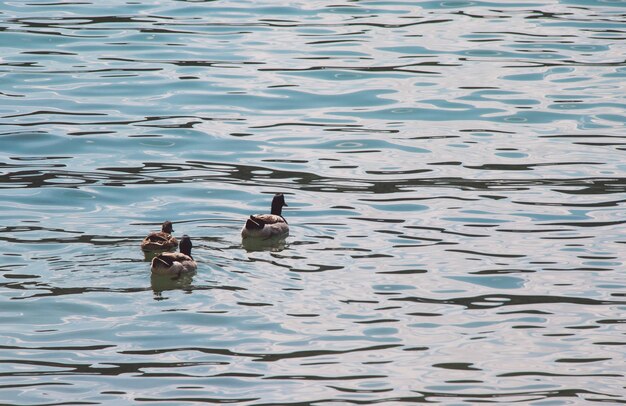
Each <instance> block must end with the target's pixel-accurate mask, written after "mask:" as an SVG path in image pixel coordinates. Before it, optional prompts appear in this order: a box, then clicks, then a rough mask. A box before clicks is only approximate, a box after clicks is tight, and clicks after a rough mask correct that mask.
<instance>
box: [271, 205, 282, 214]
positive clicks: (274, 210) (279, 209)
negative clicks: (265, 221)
mask: <svg viewBox="0 0 626 406" xmlns="http://www.w3.org/2000/svg"><path fill="white" fill-rule="evenodd" d="M282 213H283V206H282V205H281V204H280V203H278V202H276V203H274V202H272V214H275V215H277V216H282Z"/></svg>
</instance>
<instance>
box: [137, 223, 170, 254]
mask: <svg viewBox="0 0 626 406" xmlns="http://www.w3.org/2000/svg"><path fill="white" fill-rule="evenodd" d="M173 231H174V228H173V227H172V222H171V221H166V222H164V223H163V225H162V226H161V231H157V232H154V233H150V234H148V236H147V237H146V238H144V239H143V241H142V242H141V249H142V250H144V251H149V252H163V251H171V250H174V249H176V247H178V241H176V238H174V236H173V235H172V232H173Z"/></svg>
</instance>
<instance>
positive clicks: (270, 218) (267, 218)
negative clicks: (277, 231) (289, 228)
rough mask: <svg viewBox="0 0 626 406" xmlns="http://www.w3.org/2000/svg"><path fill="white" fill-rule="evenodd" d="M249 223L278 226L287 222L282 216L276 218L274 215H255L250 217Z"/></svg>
mask: <svg viewBox="0 0 626 406" xmlns="http://www.w3.org/2000/svg"><path fill="white" fill-rule="evenodd" d="M249 220H251V221H253V222H255V223H257V224H262V225H265V224H278V223H286V222H287V220H285V218H284V217H283V216H278V215H276V214H255V215H253V216H250V219H249Z"/></svg>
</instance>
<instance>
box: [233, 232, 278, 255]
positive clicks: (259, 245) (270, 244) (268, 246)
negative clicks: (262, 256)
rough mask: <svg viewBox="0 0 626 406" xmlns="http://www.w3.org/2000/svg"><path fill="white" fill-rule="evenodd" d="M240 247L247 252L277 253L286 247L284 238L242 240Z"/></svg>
mask: <svg viewBox="0 0 626 406" xmlns="http://www.w3.org/2000/svg"><path fill="white" fill-rule="evenodd" d="M241 245H242V246H243V248H244V249H245V250H246V251H248V252H254V251H271V252H279V251H282V250H284V249H285V248H286V247H287V242H286V238H285V237H284V236H277V237H271V238H267V239H264V240H263V239H258V238H243V239H242V240H241Z"/></svg>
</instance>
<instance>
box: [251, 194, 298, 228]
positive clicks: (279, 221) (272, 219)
mask: <svg viewBox="0 0 626 406" xmlns="http://www.w3.org/2000/svg"><path fill="white" fill-rule="evenodd" d="M283 206H287V203H285V196H283V194H282V193H277V194H276V195H274V198H273V199H272V212H271V214H254V215H252V216H250V218H249V219H248V220H246V224H245V225H244V226H243V228H242V229H241V237H242V238H260V239H269V238H272V237H278V236H287V235H288V234H289V225H288V224H287V220H285V218H284V217H283V216H282V214H281V213H282V211H283Z"/></svg>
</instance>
